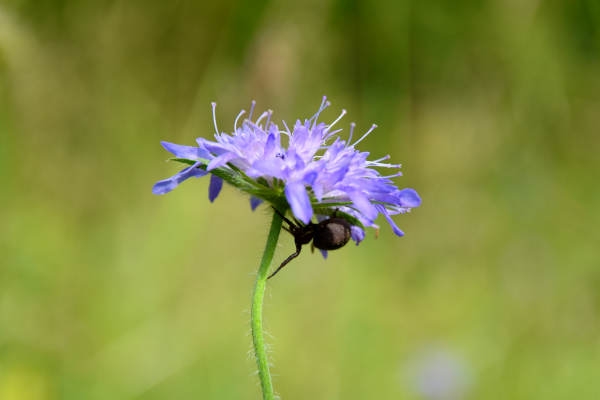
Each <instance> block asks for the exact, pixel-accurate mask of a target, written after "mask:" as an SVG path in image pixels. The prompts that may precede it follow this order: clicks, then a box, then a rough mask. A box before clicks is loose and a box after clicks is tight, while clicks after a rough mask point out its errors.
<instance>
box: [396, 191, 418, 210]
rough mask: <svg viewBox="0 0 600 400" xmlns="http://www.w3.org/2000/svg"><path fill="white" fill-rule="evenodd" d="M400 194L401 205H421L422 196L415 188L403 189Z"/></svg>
mask: <svg viewBox="0 0 600 400" xmlns="http://www.w3.org/2000/svg"><path fill="white" fill-rule="evenodd" d="M398 195H399V196H398V198H399V200H400V206H401V207H419V206H420V205H421V197H420V196H419V194H418V193H417V191H416V190H414V189H411V188H407V189H402V190H401V191H400V192H399V193H398Z"/></svg>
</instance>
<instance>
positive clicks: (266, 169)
mask: <svg viewBox="0 0 600 400" xmlns="http://www.w3.org/2000/svg"><path fill="white" fill-rule="evenodd" d="M252 168H253V169H254V170H256V172H257V173H258V174H259V175H257V176H263V175H266V176H273V177H275V178H280V179H282V178H284V175H283V161H282V160H281V158H269V159H262V160H258V161H255V162H254V163H253V164H252Z"/></svg>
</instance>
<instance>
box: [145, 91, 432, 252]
mask: <svg viewBox="0 0 600 400" xmlns="http://www.w3.org/2000/svg"><path fill="white" fill-rule="evenodd" d="M329 105H330V103H329V102H328V101H327V100H326V98H325V97H323V101H322V103H321V106H320V107H319V110H318V111H317V113H316V114H315V115H313V116H312V117H311V118H309V119H307V120H304V122H301V121H300V120H297V121H296V123H295V125H294V126H293V129H289V128H288V126H287V124H286V123H285V122H284V121H282V122H283V127H284V129H280V128H279V127H278V126H277V125H276V124H275V123H274V122H272V121H271V117H272V114H273V112H272V111H271V110H269V111H266V112H264V113H262V114H261V115H260V116H259V117H258V118H257V119H256V120H255V121H253V120H252V117H253V112H254V106H255V103H254V102H252V107H251V108H250V112H249V115H248V118H246V119H243V120H242V121H241V123H240V124H239V126H238V123H239V122H240V119H241V118H242V116H243V115H244V113H245V111H244V110H242V111H241V112H240V113H239V115H238V116H237V118H236V119H235V122H234V130H233V133H232V134H227V133H224V132H222V133H220V132H219V130H218V128H217V122H216V117H215V108H216V104H215V103H212V109H213V120H214V125H215V131H216V133H215V136H214V138H215V140H214V141H211V140H207V139H204V138H198V139H197V140H196V141H197V144H198V146H197V147H195V146H182V145H178V144H173V143H168V142H161V143H162V145H163V147H164V148H165V149H166V150H167V151H169V152H171V153H172V154H173V155H174V156H175V159H176V160H177V161H181V162H184V163H187V164H188V165H191V166H188V167H187V168H185V169H183V170H182V171H180V172H179V173H178V174H176V175H174V176H172V177H171V178H169V179H166V180H163V181H160V182H158V183H156V184H155V185H154V188H153V189H152V191H153V193H154V194H165V193H167V192H169V191H171V190H173V189H174V188H175V187H176V186H177V185H179V184H180V183H181V182H183V181H184V180H186V179H187V178H190V177H192V176H195V177H199V176H204V175H206V174H207V173H211V179H210V186H209V199H210V201H211V202H212V201H214V199H215V198H216V197H217V196H218V195H219V192H220V190H221V187H222V186H223V179H225V180H227V182H228V183H231V184H232V185H234V186H236V187H238V188H240V189H241V190H244V191H246V192H248V193H249V194H250V195H251V198H250V204H251V206H252V209H255V208H256V207H257V206H258V205H259V204H260V203H261V202H262V201H267V202H270V203H272V204H273V205H275V206H281V205H282V204H283V205H284V207H288V206H289V208H290V209H291V211H292V213H293V215H294V216H295V217H296V218H297V219H298V220H300V221H302V222H303V223H304V224H308V223H309V222H310V221H311V219H312V218H313V215H315V216H316V217H317V219H319V218H324V216H327V215H331V214H333V213H334V212H335V213H340V214H342V215H343V216H344V217H346V218H347V219H348V220H349V221H350V222H351V223H352V225H353V227H352V239H353V240H355V241H356V244H358V243H359V242H360V241H361V240H363V238H364V236H365V234H364V229H363V228H364V227H365V226H372V227H375V228H378V226H377V225H376V224H375V219H376V218H377V216H378V215H379V214H383V216H384V217H385V218H386V220H387V221H388V223H389V224H390V225H391V227H392V229H393V231H394V233H396V234H397V235H398V236H403V235H404V233H403V232H402V231H401V230H400V229H399V228H398V226H396V224H395V223H394V221H393V220H392V218H391V215H395V214H402V213H406V212H409V211H410V209H411V208H412V207H418V206H419V205H420V204H421V199H420V197H419V195H418V194H417V192H416V191H415V190H413V189H398V187H396V186H395V185H394V182H393V181H392V179H391V178H394V177H397V176H400V175H402V173H401V172H399V171H397V172H394V173H392V174H389V175H387V176H384V175H382V174H381V173H380V172H379V170H378V169H376V168H386V169H392V170H398V169H399V168H400V165H399V164H388V163H386V162H385V161H386V160H388V159H389V156H385V157H383V158H380V159H378V160H374V161H369V160H367V157H368V156H369V153H366V152H360V151H358V150H357V149H356V145H357V144H358V143H359V142H361V141H362V140H364V139H365V138H366V137H367V136H368V135H369V134H370V133H371V132H372V131H373V130H374V129H375V128H376V125H373V126H372V127H371V128H370V129H369V130H368V131H367V132H366V133H364V134H363V135H362V136H361V137H360V138H359V139H358V140H356V141H355V142H352V136H353V133H354V127H355V125H354V124H350V135H349V138H348V139H347V140H342V139H341V138H340V137H339V136H338V135H337V134H338V133H339V132H340V131H341V129H338V130H333V128H334V126H335V125H336V124H337V122H338V121H339V120H340V119H341V118H342V117H343V116H344V115H345V114H346V110H343V111H342V113H341V114H340V116H339V117H338V118H337V119H336V120H335V121H333V122H332V123H331V124H329V125H327V124H325V123H322V122H318V118H319V114H320V113H321V112H322V111H323V110H324V109H325V108H327V107H328V106H329ZM285 142H287V146H286V145H285V144H284V143H285Z"/></svg>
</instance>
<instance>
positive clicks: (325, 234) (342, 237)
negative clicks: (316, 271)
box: [267, 208, 351, 279]
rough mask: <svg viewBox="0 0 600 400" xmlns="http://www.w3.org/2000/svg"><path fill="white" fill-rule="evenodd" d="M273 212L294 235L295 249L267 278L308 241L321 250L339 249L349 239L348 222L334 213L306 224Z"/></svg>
mask: <svg viewBox="0 0 600 400" xmlns="http://www.w3.org/2000/svg"><path fill="white" fill-rule="evenodd" d="M274 209H275V208H274ZM275 212H276V213H277V214H279V216H280V217H281V218H282V219H283V220H284V221H285V222H287V224H288V226H287V227H286V226H284V227H283V229H285V230H286V231H288V232H289V233H291V234H292V236H294V242H295V243H296V251H295V252H294V253H292V254H291V255H290V256H289V257H288V258H286V259H285V260H284V261H283V262H282V263H281V265H280V266H279V268H277V269H276V270H275V272H273V273H272V274H271V275H269V276H268V277H267V279H271V278H272V277H273V276H275V274H277V273H278V272H279V270H281V268H283V267H285V266H286V265H287V263H289V262H290V261H292V260H293V259H294V258H296V257H298V255H299V254H300V250H302V246H303V245H305V244H308V243H310V241H311V240H312V241H313V246H314V247H316V248H317V249H321V250H336V249H339V248H340V247H343V246H344V245H345V244H346V243H348V241H349V240H350V236H351V230H350V224H349V223H348V221H346V220H345V219H343V218H339V217H336V216H335V214H334V215H333V216H332V217H331V218H328V219H326V220H323V221H321V222H319V223H318V224H313V223H312V222H309V223H308V224H307V225H304V224H302V223H301V222H300V221H298V220H297V219H295V218H294V221H295V222H292V221H290V220H289V219H287V218H286V217H285V216H284V215H282V214H281V213H280V212H279V210H277V209H275Z"/></svg>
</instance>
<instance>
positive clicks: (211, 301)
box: [0, 0, 600, 400]
mask: <svg viewBox="0 0 600 400" xmlns="http://www.w3.org/2000/svg"><path fill="white" fill-rule="evenodd" d="M323 94H326V95H328V97H329V99H330V100H331V101H332V103H333V106H332V107H331V108H330V109H328V110H327V111H326V112H325V113H324V115H323V120H325V121H331V120H333V119H334V118H335V117H336V116H337V115H338V113H339V111H340V110H341V109H342V108H346V109H348V112H349V115H348V116H347V117H346V118H345V119H344V120H343V123H344V124H345V125H344V126H345V127H347V126H348V125H347V124H348V123H349V122H351V121H355V122H356V123H357V125H358V127H359V130H361V131H364V130H366V129H367V128H368V127H369V126H370V124H371V123H373V122H375V123H377V124H378V125H379V129H377V130H376V131H375V133H374V134H372V135H371V136H370V137H369V138H368V139H367V140H365V141H364V142H362V143H361V145H360V146H359V147H360V148H361V149H362V150H368V151H370V152H371V154H372V156H373V158H378V157H380V156H383V155H385V154H388V153H389V154H391V155H392V158H393V160H395V161H399V162H402V163H403V165H404V167H403V171H404V174H405V176H404V177H402V178H399V179H398V183H399V186H401V187H413V188H416V189H417V190H418V191H419V193H420V194H421V196H422V197H423V205H422V207H420V208H418V209H415V210H413V212H412V213H411V214H409V215H407V216H401V217H399V218H397V222H398V225H399V226H400V227H401V228H402V229H403V230H404V231H405V232H406V233H407V234H406V236H405V237H404V238H402V239H400V238H397V237H395V236H394V235H393V233H392V232H391V229H390V228H389V226H387V224H386V223H385V221H383V222H381V226H382V229H381V234H380V236H379V238H378V239H377V240H375V237H374V232H373V230H369V232H368V234H367V239H366V240H365V241H364V242H363V243H362V244H361V245H360V247H356V246H353V245H352V246H351V245H349V246H347V247H345V248H343V249H342V250H340V251H338V252H333V253H331V254H330V257H329V259H328V260H327V261H324V260H323V259H322V258H321V256H320V255H318V254H310V252H309V251H305V252H304V253H303V254H302V255H301V257H299V259H298V260H296V261H294V262H293V263H292V264H291V265H290V267H288V269H286V270H285V271H284V272H283V273H281V274H280V275H278V276H277V278H276V279H275V280H273V281H272V282H271V281H270V282H269V288H268V292H267V300H266V307H265V313H266V314H265V319H266V326H267V330H268V332H269V333H270V334H271V335H272V336H270V337H269V343H270V344H271V349H272V360H273V364H274V369H273V372H274V374H275V375H276V376H275V377H274V382H275V388H276V390H277V392H278V393H279V394H280V395H281V397H282V398H283V399H284V400H285V399H328V400H329V399H344V400H349V399H425V400H430V399H433V400H436V399H454V400H456V399H528V400H529V399H544V400H548V399H598V398H600V269H599V268H600V253H599V250H598V245H599V243H600V235H599V233H598V226H600V187H599V185H598V180H599V177H600V174H599V171H600V156H599V150H600V137H599V129H598V127H599V126H600V3H599V2H598V1H597V0H587V1H585V0H581V1H578V0H575V1H569V0H562V1H561V0H553V1H551V0H548V1H539V0H484V1H478V2H470V1H466V0H465V1H453V2H446V1H427V2H419V1H414V0H413V1H385V0H376V1H366V0H309V1H305V2H290V1H278V0H254V1H233V0H220V1H216V2H204V1H200V2H194V1H183V0H179V1H172V2H163V1H147V0H144V1H140V0H133V1H125V0H120V1H119V0H97V1H67V0H56V1H52V0H35V1H34V0H8V1H6V0H5V1H2V2H1V3H0V179H1V182H2V183H1V186H0V187H1V189H0V399H2V400H14V399H18V400H33V399H148V400H150V399H257V398H259V388H258V386H257V381H258V380H257V377H256V376H255V375H254V371H255V370H256V367H255V365H254V362H253V360H252V358H250V357H249V356H248V350H250V337H249V336H248V335H249V313H248V310H249V305H250V295H251V291H252V285H253V281H254V274H255V271H256V268H257V266H258V261H259V258H260V255H261V252H262V249H263V246H264V241H265V239H266V234H267V229H268V223H269V218H270V217H269V210H268V209H267V208H265V207H264V206H263V207H262V208H260V209H258V210H257V211H256V212H254V213H252V212H251V211H250V208H249V205H248V198H247V197H246V196H245V195H243V194H240V193H238V192H237V191H236V190H233V189H231V188H226V189H225V190H224V191H223V192H222V193H221V196H220V197H219V198H218V199H217V201H215V203H214V204H210V203H209V202H208V199H207V188H208V179H198V180H192V181H189V182H186V183H185V184H184V185H182V186H181V187H180V188H178V189H177V190H175V191H174V192H172V193H170V194H169V195H167V196H162V197H159V196H154V195H152V194H151V191H150V190H151V187H152V185H153V184H154V182H155V181H157V180H159V179H164V178H166V177H168V176H170V175H172V174H173V173H174V172H175V171H177V170H178V168H179V166H177V165H173V164H170V163H165V162H164V160H166V159H167V158H168V157H169V154H168V153H167V152H165V151H164V150H163V149H162V148H161V147H160V145H159V141H160V140H168V141H171V142H175V143H182V144H189V145H192V144H194V139H195V138H196V137H198V136H203V137H211V136H212V132H213V128H212V120H211V113H210V101H213V100H214V101H217V102H218V109H217V111H218V120H219V124H220V126H221V128H222V129H224V130H225V129H226V130H231V128H232V126H233V119H234V118H235V116H236V115H237V113H238V111H239V110H240V109H241V108H246V109H247V108H248V106H249V103H250V101H251V100H252V99H255V100H257V103H258V108H259V109H260V110H264V109H267V108H272V109H273V110H274V111H275V118H276V119H277V120H281V119H285V120H287V121H293V120H295V119H296V118H299V117H302V118H304V117H309V116H310V115H312V114H313V113H314V112H315V111H316V109H317V108H318V105H319V102H320V100H321V96H322V95H323ZM345 132H347V131H345ZM292 250H293V242H292V240H290V237H289V235H287V234H286V235H284V236H283V239H282V240H281V241H280V244H279V247H278V250H277V253H276V256H275V262H278V261H279V262H281V260H283V258H284V257H286V256H287V255H288V254H290V253H291V252H292Z"/></svg>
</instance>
